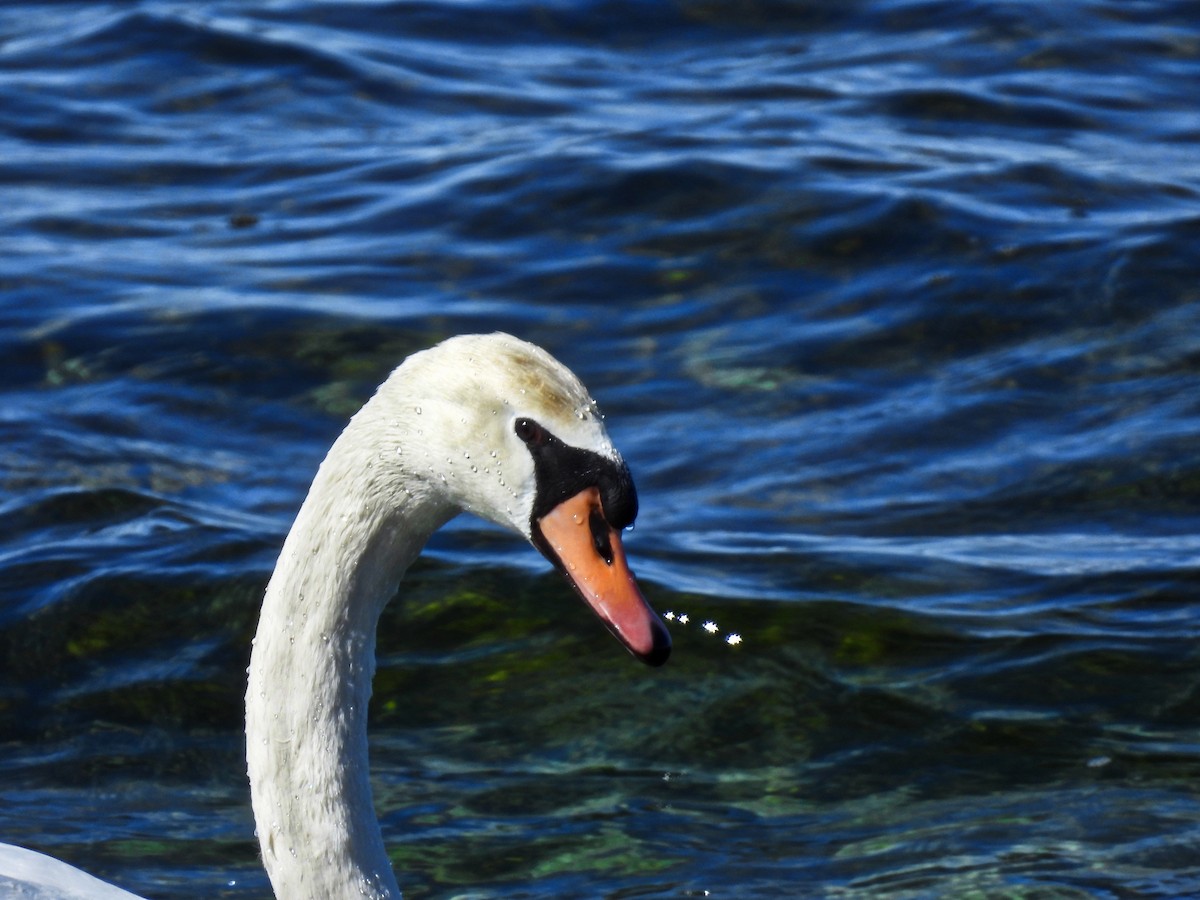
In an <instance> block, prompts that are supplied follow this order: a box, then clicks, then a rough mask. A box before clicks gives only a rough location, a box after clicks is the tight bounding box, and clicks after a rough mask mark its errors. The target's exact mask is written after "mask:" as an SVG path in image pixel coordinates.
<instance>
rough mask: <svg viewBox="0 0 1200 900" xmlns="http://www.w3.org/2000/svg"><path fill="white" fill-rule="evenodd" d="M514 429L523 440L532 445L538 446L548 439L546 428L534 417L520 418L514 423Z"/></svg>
mask: <svg viewBox="0 0 1200 900" xmlns="http://www.w3.org/2000/svg"><path fill="white" fill-rule="evenodd" d="M513 430H514V431H515V432H516V433H517V437H519V438H520V439H521V440H522V441H524V442H525V443H526V444H528V445H529V446H530V447H537V446H539V445H541V444H543V443H545V441H546V429H544V428H543V427H542V426H541V425H539V424H538V423H537V422H535V421H533V419H526V418H523V417H522V418H520V419H517V421H516V422H515V423H514V424H513Z"/></svg>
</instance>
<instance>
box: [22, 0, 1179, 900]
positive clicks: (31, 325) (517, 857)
mask: <svg viewBox="0 0 1200 900" xmlns="http://www.w3.org/2000/svg"><path fill="white" fill-rule="evenodd" d="M1197 97H1200V15H1197V11H1196V9H1195V7H1194V4H1191V3H1187V2H1153V0H1147V2H1138V3H1133V2H1128V0H1124V2H1101V0H1092V2H1083V0H1066V2H1061V3H1053V4H1051V3H1030V2H1006V3H998V2H977V0H975V2H972V0H943V2H933V0H931V2H913V0H862V2H845V3H827V2H814V3H803V4H802V3H784V2H739V3H720V2H708V3H700V2H680V3H677V4H674V5H665V4H656V3H633V2H616V0H599V2H584V3H550V4H542V5H531V4H524V3H519V2H504V0H479V2H461V3H434V2H412V3H382V2H371V3H348V2H340V3H320V2H311V0H296V2H268V3H216V2H187V3H184V2H138V3H119V4H96V3H91V4H82V3H46V4H36V3H19V2H18V3H10V4H7V5H5V6H4V7H3V8H2V9H0V199H2V201H3V202H2V203H0V298H2V301H0V371H3V382H2V390H3V396H2V402H0V773H3V774H2V776H0V840H5V841H10V842H16V843H21V844H24V845H27V846H33V847H36V848H38V849H41V850H45V851H47V852H50V853H53V854H54V855H56V856H60V857H62V858H65V859H68V860H69V861H71V862H72V863H74V864H76V865H80V866H82V867H84V868H86V869H88V870H89V871H92V872H94V873H96V874H99V875H102V876H104V877H105V878H107V879H110V880H113V881H115V882H117V883H119V884H121V885H122V886H125V887H127V888H130V889H132V890H135V891H137V892H139V893H142V894H144V895H146V896H148V897H152V898H163V900H166V898H185V897H186V898H191V897H238V898H241V897H246V898H251V897H255V898H258V897H265V896H267V895H268V893H269V888H268V886H267V882H266V878H265V876H264V875H263V874H262V872H261V870H260V867H259V864H258V860H257V846H256V843H255V841H254V838H253V823H252V821H251V817H250V812H249V803H248V797H247V791H246V788H245V778H244V774H243V762H242V739H241V731H240V729H241V709H240V704H241V697H242V692H243V678H244V672H245V665H246V659H247V654H248V645H249V639H250V635H251V634H252V633H253V628H254V624H255V619H256V614H257V604H258V601H259V599H260V597H261V594H262V590H263V587H264V586H265V583H266V579H267V577H268V575H269V573H270V570H271V567H272V566H273V564H274V559H275V554H276V553H277V552H278V548H279V545H280V543H281V542H282V539H283V535H284V534H285V533H286V531H287V528H288V526H289V524H290V521H291V517H292V516H293V515H294V513H295V510H296V508H297V507H298V505H299V503H300V501H301V499H302V497H303V495H304V492H305V489H306V488H307V485H308V483H309V481H310V480H311V477H312V475H313V472H314V471H315V468H316V465H317V463H318V462H319V460H320V459H321V457H322V456H323V454H324V452H325V450H326V449H327V447H328V446H329V444H330V443H331V441H332V440H333V438H334V437H335V436H336V435H337V433H338V432H339V430H340V428H341V426H342V424H343V423H344V422H345V420H346V418H347V417H348V416H349V415H350V414H351V413H352V412H353V411H354V410H355V409H356V408H357V407H358V405H359V404H360V403H361V402H362V401H363V400H364V399H365V398H366V397H368V396H369V395H370V392H371V390H372V389H373V387H374V386H375V384H377V383H378V382H379V381H380V380H381V379H382V378H383V377H384V376H385V375H386V373H387V372H388V371H389V370H390V369H391V368H392V367H393V366H395V365H396V364H397V363H398V362H399V361H400V360H401V359H403V358H404V356H406V355H407V354H408V353H410V352H412V351H414V350H416V349H419V348H422V347H425V346H428V345H430V344H432V343H435V342H436V341H437V340H440V339H441V338H443V337H445V336H448V335H450V334H455V333H460V332H471V331H481V330H494V329H503V330H507V331H510V332H513V333H516V334H519V335H520V336H522V337H525V338H527V339H529V340H533V341H535V342H537V343H540V344H542V345H543V346H545V347H547V348H548V349H549V350H550V351H551V352H552V353H554V354H555V355H556V356H558V357H559V358H561V359H562V360H563V361H564V362H566V363H567V364H568V365H570V366H571V367H572V368H573V369H574V370H575V371H576V372H577V373H578V374H579V375H580V376H581V377H582V378H583V380H584V381H585V383H587V384H588V385H589V387H590V388H591V390H592V392H593V393H594V394H595V395H596V397H597V399H598V400H599V401H600V403H601V405H602V407H603V408H604V411H605V413H606V415H607V421H608V424H609V429H610V432H611V433H612V436H613V438H614V440H615V441H616V443H617V444H618V446H620V448H621V449H622V451H623V453H624V454H625V456H626V458H627V459H628V461H629V462H630V465H631V468H632V470H633V473H634V476H635V478H636V480H637V484H638V490H639V494H640V496H641V501H642V503H641V509H642V512H641V515H640V517H639V520H638V523H637V527H636V529H635V530H634V531H633V532H632V533H631V534H630V535H629V536H628V540H627V547H628V550H629V553H630V557H631V559H632V561H633V564H634V568H635V570H636V571H637V572H638V574H639V576H640V578H641V580H642V583H643V585H644V587H645V590H646V593H647V595H648V597H649V598H650V599H651V602H652V603H653V604H654V605H655V606H656V607H657V608H658V609H659V610H660V611H663V612H665V611H668V610H669V611H671V612H673V613H675V614H676V619H675V622H674V624H673V625H672V631H673V634H674V638H675V652H674V655H673V657H672V660H671V662H670V663H669V664H668V666H667V667H665V669H663V670H661V671H649V670H646V669H644V668H643V667H641V666H638V665H636V664H635V663H633V662H632V661H630V660H629V659H628V657H627V655H626V654H625V653H624V652H623V651H621V649H620V648H619V647H618V646H617V645H616V644H615V643H614V642H613V641H612V639H611V638H610V637H609V636H608V635H607V634H606V633H605V631H604V629H603V628H602V627H601V626H599V624H598V623H597V622H596V621H594V620H593V619H592V618H590V617H589V615H588V614H587V613H586V612H585V611H584V610H582V609H580V608H579V605H578V603H577V602H576V601H575V600H574V599H573V597H572V596H571V595H570V593H569V591H568V590H567V589H566V587H565V585H563V584H562V583H561V581H560V579H559V578H558V577H557V576H556V575H554V574H553V573H551V572H548V571H547V566H546V564H545V563H544V562H543V561H542V560H541V558H540V557H539V556H538V555H537V554H536V553H535V552H534V551H533V550H532V549H530V548H529V547H528V546H525V545H523V544H521V543H520V542H519V541H514V540H512V539H510V538H508V537H507V536H505V535H502V534H500V533H499V532H497V531H496V530H495V529H493V528H491V527H489V526H485V525H483V524H481V523H479V522H477V521H474V520H471V519H467V518H463V519H460V520H456V521H455V522H454V523H452V525H451V526H450V528H449V529H448V530H446V531H444V532H443V533H441V534H439V535H438V536H437V537H436V538H435V539H434V541H433V542H432V544H431V545H430V548H429V553H428V555H427V556H426V558H425V559H424V560H423V562H422V563H420V564H419V565H418V566H417V567H416V568H415V569H414V570H413V572H412V573H411V577H410V579H408V580H406V582H405V586H404V590H403V594H402V597H401V598H399V599H398V600H397V601H395V602H393V603H392V605H391V606H390V607H389V609H388V611H387V613H386V615H385V619H384V623H383V630H382V634H381V646H380V657H381V665H380V673H379V677H378V680H377V686H376V697H375V708H374V710H373V730H372V752H373V765H374V768H373V771H374V773H375V791H376V801H377V805H378V807H379V812H380V816H381V820H382V823H383V827H384V831H385V834H386V837H387V840H388V844H389V848H390V852H391V854H392V858H393V861H394V863H395V865H396V868H397V870H398V872H399V873H400V881H401V884H402V886H403V887H404V888H405V891H406V896H407V897H408V898H410V900H413V898H451V897H462V896H470V897H495V898H501V897H503V898H514V897H516V898H565V897H577V898H595V897H605V898H630V897H664V898H665V897H697V896H713V897H729V898H767V897H822V898H888V900H906V898H926V897H937V898H968V897H969V898H995V900H999V898H1038V900H1045V898H1055V900H1061V898H1072V900H1075V898H1132V897H1160V898H1181V897H1189V896H1200V824H1198V823H1200V790H1198V788H1197V784H1200V781H1198V778H1197V776H1200V726H1198V724H1197V723H1198V722H1200V651H1198V650H1197V636H1198V635H1200V612H1198V608H1197V604H1196V593H1197V588H1198V587H1200V449H1198V448H1200V103H1198V102H1197ZM684 613H686V614H687V615H688V617H689V622H688V624H686V625H683V624H680V622H679V619H678V616H679V615H680V614H684ZM705 620H713V621H715V622H716V623H717V625H718V626H719V628H720V629H721V633H720V634H719V635H716V636H713V635H709V634H708V633H706V632H705V631H704V630H703V629H702V628H701V627H700V625H701V623H702V622H703V621H705ZM729 632H737V633H739V634H740V635H741V636H742V639H743V641H742V643H741V644H740V645H737V646H730V645H728V644H726V643H724V642H723V641H722V637H723V636H724V635H725V634H727V633H729Z"/></svg>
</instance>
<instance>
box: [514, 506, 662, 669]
mask: <svg viewBox="0 0 1200 900" xmlns="http://www.w3.org/2000/svg"><path fill="white" fill-rule="evenodd" d="M537 526H538V529H539V530H540V531H541V535H540V537H541V541H540V542H539V541H537V540H535V541H534V543H535V544H536V545H537V546H538V548H539V549H540V550H541V551H542V552H543V553H544V554H545V555H546V556H547V557H548V558H549V559H550V561H551V562H553V563H555V564H556V565H557V566H558V567H559V568H560V569H562V570H563V572H564V573H565V574H566V576H567V578H568V579H569V580H570V582H571V584H572V585H573V586H574V588H575V590H576V591H578V592H579V595H580V596H581V597H583V599H584V600H585V601H587V604H588V606H590V607H591V608H592V609H593V610H594V611H595V613H596V615H598V616H599V617H600V619H601V621H602V622H604V624H605V625H607V626H608V630H609V631H611V632H612V633H613V634H614V635H615V636H616V638H617V640H619V641H620V642H621V643H622V644H624V645H625V647H626V648H627V649H628V650H629V652H630V653H632V654H633V655H634V656H636V657H637V658H638V659H640V660H641V661H642V662H644V663H648V664H649V665H652V666H661V665H662V664H663V663H665V662H666V661H667V657H668V656H670V655H671V636H670V634H668V633H667V628H666V626H665V625H663V623H662V620H661V619H659V617H658V615H657V614H656V613H655V612H654V610H652V609H651V608H650V604H648V603H647V602H646V598H645V597H643V596H642V592H641V591H640V590H639V589H638V586H637V582H636V581H634V578H633V573H632V572H630V571H629V564H628V563H627V562H626V561H625V548H624V547H622V546H621V534H620V532H619V531H617V530H616V529H615V528H613V527H612V526H610V525H609V524H608V520H607V519H605V518H604V509H603V507H602V506H601V504H600V491H598V490H597V489H596V488H594V487H591V488H587V489H586V490H583V491H580V492H579V493H578V494H576V495H575V496H574V497H569V498H568V499H566V500H564V501H563V502H562V503H560V504H558V506H556V507H554V509H552V510H550V512H548V513H546V515H544V516H542V518H540V519H538V521H537Z"/></svg>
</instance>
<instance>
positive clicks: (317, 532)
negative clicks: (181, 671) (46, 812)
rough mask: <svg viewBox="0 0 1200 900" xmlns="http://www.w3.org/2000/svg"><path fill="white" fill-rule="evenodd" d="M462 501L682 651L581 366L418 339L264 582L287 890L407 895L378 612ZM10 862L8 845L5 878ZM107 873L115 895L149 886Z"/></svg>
mask: <svg viewBox="0 0 1200 900" xmlns="http://www.w3.org/2000/svg"><path fill="white" fill-rule="evenodd" d="M462 510H467V511H470V512H473V513H475V514H477V515H479V516H482V517H483V518H485V519H490V520H491V521H493V522H497V523H499V524H500V525H503V526H506V527H508V528H510V529H512V530H514V531H516V532H518V533H519V534H522V535H524V536H525V537H526V538H527V539H528V540H530V541H531V542H532V543H533V545H534V546H535V547H537V549H538V550H540V551H541V552H542V553H543V554H544V555H545V556H546V557H547V558H548V559H549V560H550V561H551V562H552V563H553V564H554V565H555V566H556V567H557V568H559V569H560V570H561V571H562V572H563V573H564V574H565V575H566V576H567V578H568V580H569V581H570V583H571V584H572V585H573V586H574V588H575V590H576V592H577V593H578V594H579V595H580V596H581V597H582V598H583V599H584V600H585V601H587V603H588V605H589V606H591V608H592V609H593V610H594V611H595V612H596V614H597V615H599V617H600V619H601V620H602V621H603V622H604V624H605V625H606V626H607V627H608V629H609V630H610V631H611V632H612V633H613V634H614V635H615V636H616V637H617V639H618V640H619V641H620V642H621V643H622V644H624V645H625V647H626V648H628V649H629V651H630V652H631V653H632V654H633V655H634V656H636V657H637V658H639V659H641V660H642V661H644V662H646V663H649V664H650V665H661V664H662V663H664V662H665V661H666V659H667V656H668V655H669V654H670V650H671V639H670V636H669V635H668V634H667V630H666V628H665V626H664V625H663V624H662V622H661V621H660V620H659V618H658V616H657V615H655V613H654V611H653V610H651V609H650V607H649V605H648V604H647V603H646V601H645V600H644V599H643V598H642V595H641V592H640V591H639V590H638V587H637V585H636V583H635V582H634V579H633V576H632V574H631V573H630V571H629V568H628V566H627V564H626V561H625V554H624V551H623V549H622V546H621V530H622V529H623V528H624V527H626V526H628V525H630V524H631V523H632V522H633V519H634V516H635V515H636V514H637V496H636V494H635V492H634V487H633V481H632V479H631V478H630V475H629V470H628V468H627V467H626V466H625V463H624V461H623V460H622V459H621V456H620V454H619V453H618V452H617V451H616V449H615V448H614V447H613V445H612V443H611V441H610V440H609V438H608V435H607V434H606V433H605V430H604V425H603V423H602V421H601V417H600V414H599V411H598V410H597V408H596V404H595V402H594V401H593V400H592V399H591V397H590V396H589V395H588V393H587V391H586V389H585V388H584V387H583V385H582V384H580V382H579V380H578V379H577V378H576V377H575V376H574V375H573V374H572V373H571V372H570V371H569V370H568V369H567V368H566V367H565V366H563V365H562V364H561V363H559V362H558V361H557V360H555V359H554V358H553V357H551V356H550V355H549V354H548V353H546V352H545V351H544V350H542V349H540V348H538V347H535V346H533V345H532V344H528V343H525V342H524V341H520V340H518V339H516V338H514V337H511V336H509V335H506V334H491V335H467V336H462V337H457V338H451V339H449V340H447V341H445V342H443V343H441V344H439V345H437V346H436V347H433V348H431V349H429V350H425V351H423V352H420V353H416V354H414V355H413V356H410V357H409V358H408V359H407V360H405V361H404V362H403V363H402V364H401V365H400V366H399V367H398V368H397V369H396V370H395V371H394V372H392V374H391V375H390V376H389V377H388V379H387V380H386V381H385V382H384V383H383V384H382V385H381V386H380V387H379V389H378V391H377V392H376V393H375V396H374V397H372V398H371V399H370V400H369V401H368V402H367V403H366V405H365V406H363V408H362V409H361V410H359V412H358V413H357V414H356V415H355V416H354V417H353V418H352V419H351V420H350V423H349V424H348V425H347V426H346V429H345V431H343V432H342V434H341V436H340V437H339V438H338V439H337V440H336V441H335V442H334V444H333V447H332V448H331V449H330V451H329V454H328V455H327V456H326V457H325V460H324V462H322V463H321V466H320V468H319V469H318V471H317V474H316V477H315V478H314V479H313V482H312V487H311V488H310V489H309V493H308V497H307V498H306V499H305V501H304V504H303V505H302V506H301V508H300V511H299V513H298V514H297V516H296V521H295V523H294V524H293V525H292V529H291V532H290V533H289V534H288V536H287V539H286V540H285V542H284V545H283V550H282V552H281V553H280V556H279V561H278V562H277V563H276V566H275V571H274V574H272V576H271V580H270V583H269V584H268V586H267V591H266V596H265V598H264V599H263V605H262V614H261V616H260V618H259V624H258V632H257V635H256V636H255V638H254V647H253V650H252V652H251V656H250V667H249V671H248V674H249V683H248V687H247V691H246V755H247V763H248V770H249V775H250V794H251V799H252V802H253V806H254V818H255V822H256V825H257V834H258V839H259V844H260V847H261V850H262V859H263V864H264V865H265V866H266V869H267V874H268V875H269V876H270V879H271V884H272V886H273V888H274V890H275V895H276V897H278V898H280V900H297V898H311V900H337V898H362V897H368V898H376V900H383V898H390V900H398V898H399V897H400V888H399V885H398V883H397V880H396V877H395V875H394V874H393V872H392V867H391V864H390V863H389V861H388V857H387V853H386V851H385V850H384V844H383V835H382V833H381V831H380V829H379V824H378V822H377V820H376V818H375V811H374V807H373V805H372V801H371V787H370V782H369V779H368V763H367V701H368V699H369V697H370V694H371V679H372V676H373V674H374V669H375V630H376V623H377V621H378V619H379V615H380V613H381V612H382V610H383V607H384V605H385V604H386V603H387V602H388V600H389V599H390V598H391V597H392V595H393V594H394V593H395V592H396V588H397V585H398V583H399V580H400V577H401V576H402V575H403V573H404V571H405V569H406V568H407V567H408V565H409V563H411V562H412V561H413V560H414V559H415V558H416V557H417V555H418V554H419V553H420V551H421V547H422V546H423V545H424V543H425V541H426V540H427V539H428V538H429V536H430V535H431V534H432V533H433V532H434V531H436V530H437V529H438V528H439V527H440V526H441V525H443V524H444V523H445V522H447V521H448V520H449V519H450V518H452V517H453V516H454V515H456V514H457V513H458V512H460V511H462ZM4 849H8V850H12V851H14V853H15V854H16V855H18V856H20V855H22V854H23V855H24V856H23V857H22V858H23V859H25V860H26V862H28V860H29V859H30V858H33V857H40V859H42V860H46V861H47V869H48V870H49V869H53V870H54V872H60V870H66V871H68V872H69V873H72V874H73V876H74V877H77V878H79V879H91V876H88V875H84V874H83V873H82V872H80V871H79V870H78V869H72V868H71V867H69V866H67V865H66V864H65V863H59V862H57V861H56V860H52V859H50V858H49V857H41V856H40V854H33V853H32V852H31V851H25V850H19V849H18V848H4ZM51 864H52V865H51ZM5 865H6V860H5V854H4V853H2V852H0V886H2V885H3V884H4V883H5V882H4V877H5V868H4V867H5ZM18 874H19V873H18ZM29 883H30V884H34V883H35V882H33V881H32V880H31V881H30V882H29ZM81 883H82V884H83V887H82V888H80V889H79V890H78V891H77V893H71V892H70V891H69V890H68V889H66V888H64V889H62V890H59V889H58V888H57V887H56V886H55V885H56V884H57V882H54V881H46V882H40V884H42V885H43V886H46V885H48V887H46V893H44V894H40V895H36V896H44V897H46V898H50V897H53V898H68V897H85V896H95V897H100V896H102V895H100V894H98V893H95V892H94V891H93V893H91V894H89V893H88V892H87V890H86V887H87V884H88V883H87V882H81ZM90 883H92V884H100V882H96V881H95V880H94V879H91V881H90ZM104 887H105V888H106V889H107V890H110V891H112V892H113V893H111V894H105V895H103V897H104V900H136V898H134V896H133V895H132V894H127V893H126V892H124V891H121V890H119V889H116V888H108V886H104Z"/></svg>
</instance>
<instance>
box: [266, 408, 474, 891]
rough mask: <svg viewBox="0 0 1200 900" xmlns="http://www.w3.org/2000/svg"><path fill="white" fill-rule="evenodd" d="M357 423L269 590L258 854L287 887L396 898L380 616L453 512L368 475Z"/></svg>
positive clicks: (337, 447)
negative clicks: (375, 781) (374, 757)
mask: <svg viewBox="0 0 1200 900" xmlns="http://www.w3.org/2000/svg"><path fill="white" fill-rule="evenodd" d="M352 431H353V429H349V428H348V429H347V432H346V433H345V434H343V436H342V438H339V440H338V442H337V443H335V444H334V447H333V449H332V450H331V451H330V454H329V456H328V457H327V458H326V460H325V462H324V463H323V464H322V466H321V469H320V470H319V471H318V473H317V477H316V478H315V479H314V481H313V485H312V488H311V489H310V492H309V495H308V497H307V499H306V500H305V502H304V504H303V506H302V507H301V510H300V512H299V514H298V515H297V518H296V522H295V524H294V525H293V527H292V530H291V532H290V533H289V535H288V537H287V540H286V541H285V542H284V546H283V550H282V553H281V555H280V558H279V562H278V564H277V565H276V569H275V572H274V574H273V575H272V577H271V581H270V583H269V585H268V587H267V591H266V596H265V598H264V601H263V608H262V614H261V617H260V620H259V626H258V632H257V634H256V637H255V641H254V648H253V651H252V653H251V661H250V669H249V682H248V688H247V695H246V736H247V762H248V768H249V775H250V788H251V797H252V801H253V805H254V815H255V822H256V828H257V833H258V838H259V843H260V846H261V849H262V856H263V863H264V865H265V867H266V869H267V872H268V874H269V876H270V878H271V883H272V886H273V887H274V890H275V894H276V896H277V897H280V898H289V900H290V898H304V897H311V898H321V900H326V898H340V897H355V898H357V897H368V898H379V900H384V898H389V900H398V898H399V897H400V889H399V887H398V885H397V882H396V878H395V875H394V874H393V872H392V868H391V865H390V863H389V861H388V857H387V853H386V850H385V847H384V842H383V836H382V833H381V831H380V829H379V825H378V822H377V820H376V817H375V811H374V806H373V804H372V800H371V787H370V780H369V764H368V752H367V707H368V701H369V700H370V696H371V680H372V677H373V675H374V669H375V635H376V628H377V623H378V620H379V615H380V613H381V612H382V610H383V607H384V606H385V605H386V603H387V601H388V600H389V599H390V598H391V597H392V595H393V594H394V593H395V590H396V587H397V584H398V582H399V580H400V578H401V576H402V575H403V573H404V570H405V569H406V568H407V567H408V565H409V563H410V562H411V561H412V560H413V559H414V558H415V557H416V556H417V554H418V553H419V552H420V550H421V547H422V546H423V544H424V543H425V541H426V540H427V539H428V537H429V535H430V534H432V533H433V531H434V530H436V529H437V528H438V527H440V526H441V524H443V523H444V522H445V521H446V520H447V519H448V518H449V517H450V514H451V512H452V510H451V509H450V508H448V506H447V504H446V503H445V502H444V501H442V500H440V499H438V498H437V497H436V496H434V495H433V494H431V493H429V492H422V491H412V490H411V489H405V488H397V487H394V486H390V485H387V484H383V483H375V482H373V481H372V480H371V478H370V477H369V476H370V472H371V471H372V467H371V466H370V465H369V461H367V464H364V461H363V460H362V459H361V458H357V457H356V456H355V453H354V452H353V448H355V447H358V446H362V443H363V442H362V441H355V440H354V435H353V434H352Z"/></svg>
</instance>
